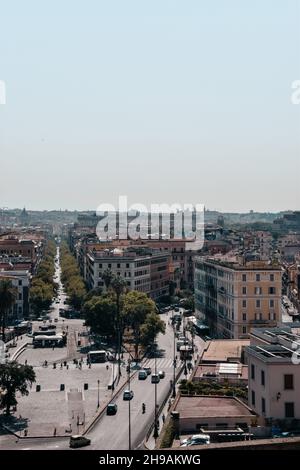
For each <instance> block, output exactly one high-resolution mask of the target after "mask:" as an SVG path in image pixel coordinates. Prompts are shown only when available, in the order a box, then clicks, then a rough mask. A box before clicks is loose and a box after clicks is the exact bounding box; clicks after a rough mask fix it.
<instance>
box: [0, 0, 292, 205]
mask: <svg viewBox="0 0 300 470" xmlns="http://www.w3.org/2000/svg"><path fill="white" fill-rule="evenodd" d="M297 79H298V80H300V0H251V1H246V0H244V1H242V0H148V1H146V0H85V1H82V0H81V1H76V0H59V1H58V0H51V1H50V0H45V1H40V0H26V1H24V0H20V1H17V0H10V1H2V0H0V80H5V82H6V89H7V104H6V105H0V171H1V179H0V207H2V206H9V207H22V206H24V205H25V206H26V207H27V208H28V209H43V208H45V209H51V208H62V209H65V208H69V209H75V208H77V209H88V208H89V209H95V208H96V207H97V206H98V205H99V204H100V203H102V202H111V203H115V202H116V200H117V197H118V195H119V194H121V195H127V196H128V198H129V202H130V203H134V202H140V203H145V204H148V205H149V204H150V203H151V202H152V203H163V202H165V203H171V202H179V203H184V202H185V203H204V204H205V205H206V207H209V208H211V209H218V210H224V211H225V210H231V211H242V210H244V211H247V210H250V209H255V210H274V211H278V210H285V209H300V207H299V206H300V205H299V200H300V177H299V176H300V105H292V104H291V84H292V82H293V81H294V80H297Z"/></svg>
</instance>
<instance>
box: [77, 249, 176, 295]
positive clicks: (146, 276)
mask: <svg viewBox="0 0 300 470" xmlns="http://www.w3.org/2000/svg"><path fill="white" fill-rule="evenodd" d="M107 269H109V270H111V271H112V273H113V274H115V275H117V276H121V277H122V278H123V279H124V280H125V281H126V284H127V288H128V289H129V290H136V291H139V292H144V293H146V294H148V295H149V296H150V297H151V298H152V299H158V298H159V297H161V296H162V295H166V294H167V293H168V289H169V257H168V255H167V254H162V253H160V252H155V251H152V250H133V249H130V248H128V249H121V248H114V249H113V250H102V251H89V252H88V253H87V255H86V278H85V280H86V282H87V284H88V286H89V288H90V289H95V288H97V287H100V288H101V289H103V290H105V289H106V286H105V282H104V279H103V277H102V275H103V272H104V271H105V270H107Z"/></svg>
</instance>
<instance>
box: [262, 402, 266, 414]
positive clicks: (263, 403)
mask: <svg viewBox="0 0 300 470" xmlns="http://www.w3.org/2000/svg"><path fill="white" fill-rule="evenodd" d="M261 412H262V413H263V414H265V412H266V400H265V399H264V398H262V399H261Z"/></svg>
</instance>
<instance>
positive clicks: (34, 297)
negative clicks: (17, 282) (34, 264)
mask: <svg viewBox="0 0 300 470" xmlns="http://www.w3.org/2000/svg"><path fill="white" fill-rule="evenodd" d="M53 294H54V292H53V286H52V285H51V284H47V283H45V282H44V281H42V280H41V279H39V278H35V279H34V280H33V281H32V285H31V288H30V305H31V307H32V309H33V311H34V312H35V313H39V312H40V311H41V310H46V309H48V308H49V307H50V305H51V303H52V298H53Z"/></svg>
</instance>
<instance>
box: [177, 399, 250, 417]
mask: <svg viewBox="0 0 300 470" xmlns="http://www.w3.org/2000/svg"><path fill="white" fill-rule="evenodd" d="M176 411H178V412H179V413H180V417H181V418H197V417H201V418H222V417H224V418H228V417H237V416H239V417H240V416H252V415H255V413H254V412H253V411H251V410H250V408H248V406H246V405H245V404H244V403H243V402H242V401H240V400H239V399H238V398H235V397H224V396H218V395H216V396H207V395H198V396H195V395H194V396H180V397H179V399H178V402H177V405H176Z"/></svg>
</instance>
